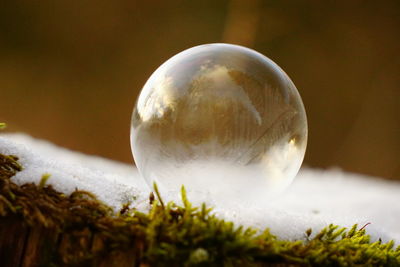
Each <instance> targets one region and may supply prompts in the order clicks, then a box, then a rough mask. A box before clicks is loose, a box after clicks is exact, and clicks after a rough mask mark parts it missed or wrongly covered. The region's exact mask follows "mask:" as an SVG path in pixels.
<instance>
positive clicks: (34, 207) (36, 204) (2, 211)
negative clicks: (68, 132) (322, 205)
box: [0, 154, 400, 266]
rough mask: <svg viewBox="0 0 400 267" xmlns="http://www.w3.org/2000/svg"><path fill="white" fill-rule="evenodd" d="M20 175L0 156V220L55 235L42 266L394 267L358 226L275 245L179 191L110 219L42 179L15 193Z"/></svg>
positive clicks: (396, 254)
mask: <svg viewBox="0 0 400 267" xmlns="http://www.w3.org/2000/svg"><path fill="white" fill-rule="evenodd" d="M20 170H21V166H20V165H19V164H18V162H17V158H16V157H14V156H6V155H1V154H0V216H1V217H3V218H7V217H15V216H16V217H17V218H19V219H20V220H22V221H23V222H24V223H26V224H27V225H28V226H29V227H31V228H37V227H44V228H45V229H49V230H51V232H54V233H55V234H54V235H55V236H57V238H56V239H57V240H58V241H57V242H56V243H55V244H57V249H56V250H54V251H53V252H52V255H51V257H47V258H46V260H47V262H45V263H46V265H51V264H53V265H65V264H66V265H80V266H85V265H86V264H88V263H89V262H91V263H92V262H95V263H96V262H101V261H102V260H105V259H106V258H107V257H109V256H110V255H112V257H113V262H114V263H115V262H118V261H123V260H127V261H132V262H134V265H135V266H139V265H140V266H400V248H397V249H394V248H393V245H394V242H393V241H391V242H389V243H386V244H383V243H381V242H380V241H378V242H371V241H370V237H369V236H368V235H366V233H365V229H364V227H362V228H358V227H357V225H354V226H353V227H352V228H351V229H345V228H341V227H338V226H335V225H329V226H328V227H327V228H325V229H323V230H322V231H320V232H319V233H317V234H315V235H312V230H311V229H309V230H307V231H306V233H305V237H306V239H305V240H304V241H302V240H298V241H286V240H279V239H277V238H276V237H275V236H273V235H272V234H271V233H270V232H269V230H268V229H265V230H264V231H262V232H260V231H257V230H256V229H252V228H243V227H240V226H239V227H237V226H235V225H234V224H233V223H232V222H227V221H224V220H221V219H219V218H217V217H216V216H215V215H213V214H212V213H210V212H211V210H210V209H209V208H207V207H206V206H205V205H202V206H201V207H193V206H192V205H191V203H190V202H189V201H188V199H187V197H186V193H185V190H183V189H182V200H183V206H178V205H175V204H174V203H164V202H163V201H162V199H161V196H160V194H159V192H158V190H157V187H156V186H155V193H156V199H155V198H154V196H151V197H150V201H151V202H152V204H151V209H150V211H149V212H148V213H142V212H138V211H136V210H135V209H128V207H127V206H125V207H123V209H122V210H121V211H120V212H118V213H115V212H113V211H112V210H111V209H110V208H109V207H108V206H106V205H104V204H103V203H101V202H100V201H98V200H97V199H96V198H95V196H93V195H92V194H90V193H89V192H84V191H75V192H74V193H73V194H71V195H70V196H66V195H64V194H61V193H59V192H56V191H55V190H54V189H53V188H52V187H51V186H50V185H46V181H47V179H51V177H50V176H48V175H44V176H43V179H42V182H41V183H40V185H39V186H36V185H34V184H26V185H23V186H17V185H16V184H14V183H13V182H12V180H11V179H10V178H11V177H12V176H13V175H14V174H15V173H16V172H18V171H20ZM49 177H50V178H49ZM0 221H1V219H0ZM46 231H47V230H46ZM121 255H125V256H121ZM131 265H132V264H131ZM105 266H107V265H105ZM113 266H118V265H115V264H114V265H113ZM121 266H123V265H121Z"/></svg>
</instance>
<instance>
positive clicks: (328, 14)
mask: <svg viewBox="0 0 400 267" xmlns="http://www.w3.org/2000/svg"><path fill="white" fill-rule="evenodd" d="M399 41H400V1H397V0H393V1H354V0H353V1H317V0H315V1H261V0H260V1H255V0H251V1H250V0H247V1H246V0H242V1H240V0H232V1H216V0H207V1H188V0H186V1H183V0H181V1H178V0H170V1H155V0H153V1H128V0H122V1H102V0H81V1H51V0H44V1H30V0H16V1H11V0H10V1H8V0H6V1H2V2H1V3H0V122H1V121H4V122H7V123H8V126H9V127H8V130H9V131H23V132H26V133H29V134H31V135H33V136H35V137H38V138H43V139H48V140H50V141H52V142H54V143H56V144H59V145H62V146H66V147H68V148H71V149H75V150H80V151H83V152H85V153H90V154H97V155H101V156H105V157H108V158H113V159H116V160H121V161H125V162H132V156H131V152H130V147H129V124H130V116H131V112H132V108H133V105H134V103H135V99H136V96H137V95H138V93H139V91H140V89H141V87H142V86H143V84H144V83H145V81H146V79H147V78H148V77H149V76H150V74H151V73H152V72H153V71H154V70H155V69H156V68H157V67H158V66H159V65H160V64H161V63H163V62H164V61H165V60H166V59H168V58H169V57H171V56H173V55H174V54H176V53H178V52H179V51H181V50H184V49H186V48H189V47H191V46H195V45H198V44H204V43H213V42H229V43H235V44H242V45H245V46H248V47H251V48H254V49H256V50H258V51H259V52H261V53H263V54H265V55H267V56H268V57H270V58H271V59H273V60H274V61H275V62H276V63H277V64H278V65H280V66H281V67H282V68H283V69H284V70H285V71H286V72H287V73H288V74H289V76H290V77H291V78H292V80H293V81H294V83H295V84H296V86H297V88H298V90H299V91H300V94H301V95H302V97H303V101H304V104H305V107H306V110H307V113H308V120H309V144H308V149H307V153H306V159H305V163H306V164H307V165H309V166H313V167H330V166H339V167H341V168H343V169H345V170H348V171H353V172H360V173H366V174H371V175H378V176H383V177H388V178H400V160H399V152H400V112H399V105H400V57H399V48H400V47H399Z"/></svg>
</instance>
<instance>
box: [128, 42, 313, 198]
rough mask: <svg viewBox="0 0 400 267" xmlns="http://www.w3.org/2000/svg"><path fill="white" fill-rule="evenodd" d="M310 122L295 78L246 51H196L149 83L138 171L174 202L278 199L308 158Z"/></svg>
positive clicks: (142, 100) (141, 103)
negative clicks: (183, 196)
mask: <svg viewBox="0 0 400 267" xmlns="http://www.w3.org/2000/svg"><path fill="white" fill-rule="evenodd" d="M306 144H307V119H306V114H305V110H304V106H303V103H302V101H301V98H300V95H299V93H298V91H297V89H296V87H295V86H294V84H293V82H292V81H291V80H290V78H289V77H288V76H287V75H286V73H285V72H284V71H283V70H282V69H281V68H280V67H279V66H277V65H276V64H275V63H274V62H273V61H272V60H270V59H269V58H267V57H265V56H264V55H262V54H260V53H258V52H256V51H254V50H251V49H248V48H245V47H242V46H237V45H230V44H207V45H200V46H196V47H193V48H190V49H187V50H185V51H183V52H181V53H179V54H177V55H175V56H174V57H172V58H170V59H169V60H167V61H166V62H165V63H164V64H162V65H161V66H160V67H159V68H158V69H157V70H156V71H155V72H154V73H153V74H152V75H151V77H150V78H149V80H148V81H147V82H146V84H145V85H144V87H143V89H142V91H141V93H140V95H139V98H138V100H137V103H136V106H135V108H134V111H133V115H132V125H131V146H132V153H133V156H134V158H135V162H136V166H137V167H138V169H139V172H140V174H141V175H142V177H144V179H145V180H146V182H147V183H148V185H149V186H150V187H153V182H156V183H157V185H158V188H159V190H160V192H161V194H162V195H163V197H164V198H167V200H176V199H178V198H179V196H180V188H181V186H182V185H184V186H185V188H186V191H187V193H188V197H189V200H192V201H193V200H194V201H201V202H203V201H205V202H210V201H211V202H212V204H215V205H220V204H232V205H237V204H238V203H241V204H251V203H255V202H257V203H260V201H261V202H263V201H268V200H269V199H270V198H271V197H272V196H274V195H276V194H277V193H279V192H281V191H282V190H283V189H284V188H285V187H287V186H288V185H289V184H290V183H291V182H292V180H293V178H294V177H295V176H296V174H297V172H298V170H299V168H300V165H301V163H302V161H303V157H304V152H305V149H306Z"/></svg>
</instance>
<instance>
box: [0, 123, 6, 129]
mask: <svg viewBox="0 0 400 267" xmlns="http://www.w3.org/2000/svg"><path fill="white" fill-rule="evenodd" d="M4 128H6V124H5V123H4V122H0V130H1V129H4Z"/></svg>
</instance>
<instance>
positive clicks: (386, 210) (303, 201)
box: [0, 134, 400, 244]
mask: <svg viewBox="0 0 400 267" xmlns="http://www.w3.org/2000/svg"><path fill="white" fill-rule="evenodd" d="M0 153H2V154H12V155H16V156H18V157H19V158H20V162H21V164H22V165H23V167H24V170H23V171H21V172H19V173H18V174H17V175H16V176H15V177H13V178H12V179H13V181H14V182H15V183H17V184H20V185H21V184H24V183H28V182H34V183H39V181H40V179H41V177H42V175H43V174H47V173H48V174H50V175H51V177H50V179H49V180H48V183H49V184H52V185H53V187H54V188H55V189H56V190H58V191H60V192H63V193H65V194H69V193H71V192H73V191H74V190H75V189H80V190H88V191H90V192H92V193H94V194H95V195H96V196H97V197H98V198H99V199H100V200H101V201H103V202H105V203H107V204H108V205H110V206H111V207H113V208H114V209H116V210H118V209H119V208H120V207H121V205H122V204H124V203H126V202H128V201H131V202H132V206H135V207H137V208H138V209H140V210H145V209H147V208H148V196H149V192H150V191H149V188H148V187H147V185H146V184H145V183H144V181H143V179H142V178H141V177H140V176H139V174H138V172H137V170H136V168H135V167H134V166H133V164H132V165H129V164H123V163H119V162H115V161H111V160H107V159H104V158H100V157H96V156H88V155H84V154H82V153H78V152H72V151H70V150H67V149H64V148H60V147H57V146H55V145H53V144H51V143H48V142H46V141H42V140H37V139H33V138H31V137H29V136H27V135H24V134H0ZM189 200H190V199H189ZM210 202H212V199H210ZM214 212H216V214H217V215H218V216H220V217H221V218H225V219H228V220H232V221H234V222H236V223H237V224H243V225H245V226H253V227H257V228H260V229H262V228H265V227H269V228H270V230H271V232H272V233H273V234H275V235H277V236H278V237H279V238H282V239H302V238H304V232H305V231H306V230H307V229H308V228H310V227H311V228H313V231H314V233H316V232H318V230H320V229H321V228H322V227H325V226H327V225H328V224H329V223H334V224H338V225H340V226H345V227H350V226H352V225H353V224H355V223H358V224H359V226H363V225H364V224H366V223H368V222H369V223H371V224H370V225H368V226H367V227H366V230H367V232H368V233H369V234H370V235H371V236H372V239H378V238H382V240H383V241H388V240H390V239H394V240H395V241H396V243H398V244H399V243H400V227H399V224H398V222H399V221H400V182H396V181H387V180H384V179H381V178H374V177H367V176H362V175H357V174H351V173H345V172H342V171H340V170H317V169H310V168H303V169H302V170H301V171H300V173H299V174H298V176H297V177H296V179H295V181H294V182H293V184H292V185H291V186H290V187H289V188H288V190H287V191H286V192H284V194H282V195H281V196H280V197H278V198H275V199H274V200H272V201H271V202H269V203H268V204H263V205H259V206H257V205H253V206H251V207H249V206H248V205H243V206H235V207H234V208H233V207H232V206H230V208H227V207H221V206H219V207H215V209H214Z"/></svg>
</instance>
